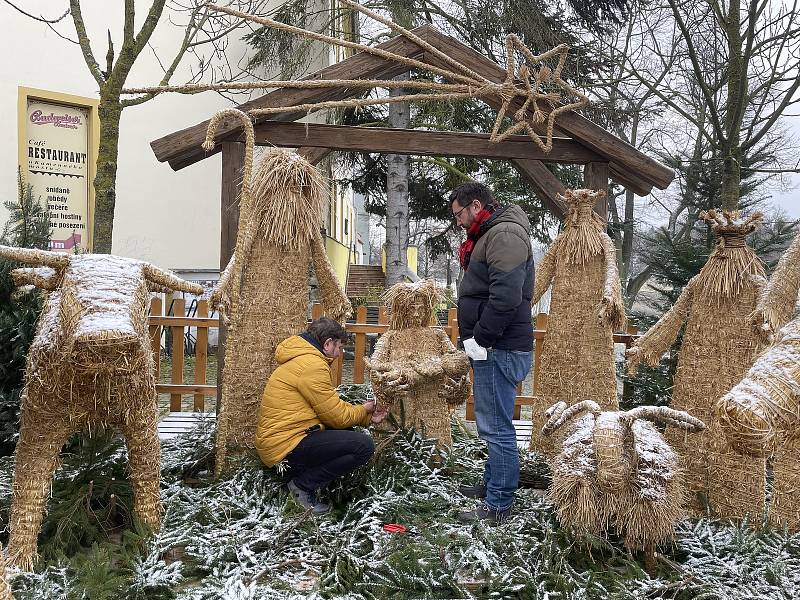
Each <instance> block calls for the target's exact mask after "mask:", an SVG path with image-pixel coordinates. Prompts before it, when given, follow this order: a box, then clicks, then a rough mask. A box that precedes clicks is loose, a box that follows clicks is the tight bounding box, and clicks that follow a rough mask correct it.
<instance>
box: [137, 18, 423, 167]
mask: <svg viewBox="0 0 800 600" xmlns="http://www.w3.org/2000/svg"><path fill="white" fill-rule="evenodd" d="M414 31H421V28H417V29H415V30H414ZM377 47H378V48H381V49H384V50H388V51H390V52H394V53H396V54H400V55H402V56H408V57H420V56H422V49H421V48H420V47H419V46H418V45H417V44H415V43H414V42H412V41H410V40H408V39H406V38H405V37H403V36H397V37H394V38H392V39H390V40H388V41H386V42H383V43H382V44H379V45H378V46H377ZM407 71H408V67H407V66H405V65H402V64H399V63H396V62H391V61H387V60H386V59H383V58H380V57H378V56H375V55H373V54H367V53H365V52H359V53H358V54H355V55H354V56H351V57H350V58H348V59H346V60H344V61H342V62H339V63H336V64H333V65H330V66H328V67H325V68H324V69H321V70H319V71H317V72H316V73H312V74H310V75H308V76H307V77H305V79H311V80H313V79H356V78H361V79H391V78H393V77H396V76H397V75H400V74H402V73H405V72H407ZM361 92H362V90H360V89H353V88H334V89H313V90H291V89H277V90H275V91H273V92H270V93H268V94H264V95H263V96H260V97H258V98H256V99H254V100H251V101H249V102H245V103H244V104H241V105H239V106H237V108H238V109H240V110H243V111H248V110H252V109H254V108H268V107H273V106H293V105H297V104H304V103H309V102H319V101H325V100H344V99H346V98H350V97H352V96H355V95H357V94H360V93H361ZM305 115H306V113H305V112H292V113H284V114H281V115H272V118H273V119H275V120H279V121H296V120H297V119H299V118H301V117H303V116H305ZM208 122H209V121H208V120H205V121H203V122H202V123H198V124H197V125H193V126H191V127H187V128H186V129H182V130H180V131H176V132H173V133H170V134H168V135H165V136H164V137H161V138H159V139H157V140H153V141H152V142H151V143H150V147H151V148H152V149H153V153H154V154H155V156H156V158H157V159H158V160H159V161H160V162H165V161H168V162H169V164H170V166H171V167H172V168H173V169H175V170H176V171H177V170H179V169H182V168H183V167H186V166H188V165H191V164H193V163H195V162H197V161H199V160H202V159H203V158H205V157H207V156H210V155H211V154H213V153H215V152H218V151H219V145H217V146H215V148H214V149H213V150H212V151H211V152H208V153H207V152H205V151H204V150H203V149H202V148H201V146H200V144H202V142H203V140H205V137H206V129H207V128H208ZM238 128H239V122H238V121H236V120H234V119H228V120H226V121H225V122H224V123H222V124H221V125H220V127H219V129H218V130H217V134H216V137H215V140H216V141H221V140H222V139H224V138H225V137H227V136H228V135H230V134H231V132H234V131H237V130H238Z"/></svg>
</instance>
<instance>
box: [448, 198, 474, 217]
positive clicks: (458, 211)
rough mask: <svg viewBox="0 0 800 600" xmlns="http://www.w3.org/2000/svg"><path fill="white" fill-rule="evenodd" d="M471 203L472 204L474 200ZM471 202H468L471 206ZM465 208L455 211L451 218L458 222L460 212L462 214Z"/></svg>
mask: <svg viewBox="0 0 800 600" xmlns="http://www.w3.org/2000/svg"><path fill="white" fill-rule="evenodd" d="M472 202H474V200H473V201H472ZM472 202H470V203H469V204H472ZM469 204H467V206H469ZM467 206H462V207H461V210H457V211H456V212H454V213H453V218H454V219H456V220H458V217H459V216H460V215H461V213H462V212H464V210H465V209H466V208H467Z"/></svg>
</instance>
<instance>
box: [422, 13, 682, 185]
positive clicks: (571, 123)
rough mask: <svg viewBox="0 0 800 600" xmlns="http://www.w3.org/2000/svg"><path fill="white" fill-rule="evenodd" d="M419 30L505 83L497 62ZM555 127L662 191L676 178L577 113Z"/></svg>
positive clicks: (432, 59) (429, 57)
mask: <svg viewBox="0 0 800 600" xmlns="http://www.w3.org/2000/svg"><path fill="white" fill-rule="evenodd" d="M420 29H421V31H420V32H419V34H418V35H419V36H420V37H421V38H422V39H424V40H425V41H426V42H428V43H429V44H431V45H432V46H434V47H435V48H437V49H438V50H440V51H442V52H444V53H445V54H447V55H448V56H450V57H452V58H454V59H455V60H457V61H458V62H460V63H462V64H465V65H467V66H468V67H470V68H471V69H473V70H474V71H476V72H477V73H479V74H481V75H483V76H484V77H486V78H487V79H489V80H490V81H493V82H495V83H499V82H502V81H503V80H505V77H506V71H505V69H504V68H503V67H501V66H500V65H498V64H497V63H495V62H493V61H491V60H490V59H488V58H486V57H485V56H483V55H481V54H480V53H478V52H476V51H475V50H473V49H472V48H470V47H468V46H466V45H464V44H462V43H461V42H459V41H458V40H456V39H455V38H453V37H450V36H448V35H446V34H444V33H442V32H440V31H438V30H437V29H435V28H434V27H431V26H424V27H422V28H420ZM422 60H423V61H424V62H427V63H429V64H432V65H435V66H440V67H444V66H446V64H447V63H446V62H445V61H443V60H442V59H441V58H439V57H437V56H435V55H433V53H425V55H424V56H423V57H422ZM487 104H490V105H492V104H494V106H495V108H496V107H497V106H499V102H491V101H489V102H487ZM521 107H522V101H521V100H520V99H517V101H516V102H514V103H513V104H512V106H511V108H510V109H509V113H513V112H514V111H516V110H518V109H519V108H521ZM542 109H543V110H545V112H547V108H546V107H542ZM556 125H557V127H558V128H559V129H560V130H561V131H564V132H566V133H567V134H568V135H569V136H570V137H572V138H573V139H575V140H576V141H578V142H580V143H582V144H583V145H585V146H587V147H588V148H591V149H592V150H594V151H595V152H597V153H598V154H600V155H601V156H603V157H604V158H606V159H607V160H609V161H611V162H612V163H615V164H617V165H618V166H619V167H620V169H619V170H620V171H621V172H633V173H636V174H637V175H639V176H640V177H641V178H642V179H644V180H645V181H648V182H650V183H652V184H653V185H655V186H656V187H658V188H659V189H665V188H666V187H667V186H668V185H669V184H670V183H671V182H672V180H673V179H674V178H675V172H674V171H673V170H672V169H670V168H669V167H667V166H665V165H663V164H661V163H660V162H658V161H657V160H654V159H652V158H650V157H649V156H647V155H646V154H644V153H643V152H641V151H640V150H638V149H637V148H634V147H633V146H631V145H630V144H629V143H627V142H626V141H624V140H622V139H620V138H618V137H616V136H615V135H613V134H612V133H610V132H609V131H606V130H605V129H603V128H602V127H600V126H599V125H596V124H595V123H592V122H591V121H589V120H588V119H586V118H585V117H583V116H581V115H580V114H578V113H576V112H568V113H564V114H561V115H559V117H558V119H557V122H556Z"/></svg>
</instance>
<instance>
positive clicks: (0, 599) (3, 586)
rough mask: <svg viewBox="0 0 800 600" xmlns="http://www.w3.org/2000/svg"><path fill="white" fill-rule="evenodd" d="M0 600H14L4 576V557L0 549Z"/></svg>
mask: <svg viewBox="0 0 800 600" xmlns="http://www.w3.org/2000/svg"><path fill="white" fill-rule="evenodd" d="M0 600H14V596H13V595H12V594H11V584H10V583H9V582H8V576H7V575H6V555H5V553H4V552H3V549H2V547H0Z"/></svg>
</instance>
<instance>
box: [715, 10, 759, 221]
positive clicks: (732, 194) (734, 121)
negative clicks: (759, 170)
mask: <svg viewBox="0 0 800 600" xmlns="http://www.w3.org/2000/svg"><path fill="white" fill-rule="evenodd" d="M750 18H751V19H755V15H751V17H750ZM725 30H726V34H727V38H728V97H727V99H726V102H725V103H726V105H727V106H726V110H725V136H726V139H725V140H723V143H722V159H723V163H722V190H721V199H722V208H724V209H726V210H735V209H736V208H737V207H738V206H739V193H740V189H741V181H742V171H741V166H742V145H741V139H740V138H741V136H740V129H741V120H742V117H743V116H744V108H743V107H744V105H745V104H746V102H747V98H746V94H744V93H743V92H746V90H747V83H746V81H744V79H743V78H746V77H747V65H745V63H744V60H743V57H742V32H741V3H740V0H731V2H730V5H729V7H728V13H727V22H726V23H725Z"/></svg>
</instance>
